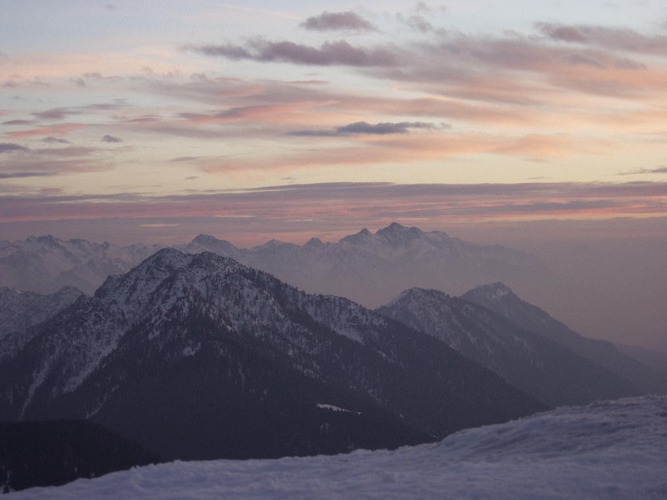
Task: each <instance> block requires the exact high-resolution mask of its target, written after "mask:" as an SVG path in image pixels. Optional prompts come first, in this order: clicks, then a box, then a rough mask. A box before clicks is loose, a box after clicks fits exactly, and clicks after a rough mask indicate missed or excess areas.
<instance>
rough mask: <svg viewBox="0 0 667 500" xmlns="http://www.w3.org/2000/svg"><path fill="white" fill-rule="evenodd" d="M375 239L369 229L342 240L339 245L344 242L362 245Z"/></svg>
mask: <svg viewBox="0 0 667 500" xmlns="http://www.w3.org/2000/svg"><path fill="white" fill-rule="evenodd" d="M371 239H373V233H371V232H370V231H369V230H368V229H366V228H363V229H362V230H361V231H359V232H358V233H356V234H351V235H349V236H346V237H345V238H343V239H342V240H340V241H339V243H343V242H348V243H362V242H364V241H369V240H371Z"/></svg>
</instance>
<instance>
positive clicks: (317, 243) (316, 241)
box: [304, 237, 324, 248]
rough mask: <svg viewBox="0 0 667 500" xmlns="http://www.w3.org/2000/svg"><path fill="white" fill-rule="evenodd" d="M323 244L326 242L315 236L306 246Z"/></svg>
mask: <svg viewBox="0 0 667 500" xmlns="http://www.w3.org/2000/svg"><path fill="white" fill-rule="evenodd" d="M322 245H324V243H323V242H322V240H321V239H319V238H315V237H313V238H311V239H309V240H308V241H307V242H306V244H305V245H304V248H317V247H320V246H322Z"/></svg>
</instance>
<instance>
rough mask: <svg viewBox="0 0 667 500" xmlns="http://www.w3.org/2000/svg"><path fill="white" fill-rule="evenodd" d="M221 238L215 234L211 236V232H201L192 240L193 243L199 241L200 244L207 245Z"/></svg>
mask: <svg viewBox="0 0 667 500" xmlns="http://www.w3.org/2000/svg"><path fill="white" fill-rule="evenodd" d="M219 241H220V240H218V238H216V237H215V236H211V235H210V234H200V235H198V236H196V237H195V239H193V240H192V243H197V244H199V245H207V244H211V243H217V242H219Z"/></svg>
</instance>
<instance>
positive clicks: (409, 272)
mask: <svg viewBox="0 0 667 500" xmlns="http://www.w3.org/2000/svg"><path fill="white" fill-rule="evenodd" d="M177 248H178V249H179V250H181V251H184V252H187V253H200V252H205V251H206V252H213V253H216V254H218V255H223V256H225V257H231V258H233V259H235V260H237V261H239V262H241V263H242V264H245V265H248V266H250V267H254V268H256V269H260V270H263V271H266V272H269V273H271V274H273V275H274V276H276V277H277V278H279V279H281V280H283V281H285V282H287V283H290V284H292V285H294V286H297V287H299V288H301V289H303V290H305V291H308V292H312V293H327V294H333V295H340V296H343V297H347V298H349V299H352V300H354V301H356V302H359V303H361V304H364V305H365V306H367V307H377V306H380V305H382V304H384V303H386V302H387V301H389V300H390V299H392V298H394V297H395V296H396V295H398V294H399V293H400V292H401V291H403V290H405V289H406V288H410V287H422V288H436V289H439V290H445V291H447V292H449V293H452V294H460V293H463V292H465V291H466V290H469V289H470V288H472V287H474V286H477V285H479V284H482V283H492V282H495V281H502V282H504V283H507V284H509V285H510V286H521V285H522V284H525V283H527V282H535V281H536V280H543V279H547V276H548V271H547V270H546V268H545V266H544V265H543V264H541V262H540V261H539V260H538V259H537V258H535V257H533V256H530V255H526V254H523V253H521V252H518V251H516V250H512V249H509V248H506V247H502V246H497V245H495V246H483V245H477V244H474V243H469V242H466V241H463V240H460V239H458V238H453V237H450V236H448V235H447V234H446V233H444V232H439V231H432V232H424V231H421V230H420V229H418V228H416V227H405V226H401V225H400V224H397V223H393V224H391V225H389V226H387V227H386V228H384V229H381V230H379V231H377V232H376V233H375V234H373V233H371V232H370V231H368V230H366V229H364V230H362V231H360V232H358V233H357V234H353V235H350V236H346V237H345V238H342V239H341V240H340V241H338V242H335V243H325V242H322V241H320V240H318V239H316V238H313V239H311V240H310V241H308V242H307V243H306V244H305V245H302V246H299V245H295V244H291V243H284V242H279V241H275V240H272V241H270V242H268V243H266V244H264V245H261V246H258V247H254V248H250V249H239V248H237V247H235V246H234V245H232V244H231V243H229V242H227V241H224V240H219V239H217V238H214V237H213V236H206V235H200V236H197V237H196V238H195V239H194V240H192V241H191V242H190V243H188V244H186V245H181V246H178V247H177ZM158 249H159V247H158V246H155V245H149V246H146V245H141V244H136V245H131V246H126V247H121V246H116V245H112V244H109V243H103V244H96V243H90V242H88V241H85V240H68V241H63V240H59V239H57V238H54V237H52V236H41V237H31V238H28V239H27V240H24V241H16V242H0V286H6V287H10V288H16V289H19V290H25V291H35V292H40V293H52V292H55V291H57V290H58V289H60V288H62V287H63V286H74V287H77V288H79V289H80V290H83V291H84V292H86V293H93V292H94V291H95V290H96V289H97V287H98V286H100V285H101V284H102V283H103V281H104V280H105V279H106V278H107V276H109V275H112V274H121V273H124V272H127V271H129V270H130V269H131V268H132V267H134V266H136V265H137V264H139V262H141V261H142V260H144V259H145V258H147V257H148V256H149V255H152V254H153V253H155V252H156V251H157V250H158Z"/></svg>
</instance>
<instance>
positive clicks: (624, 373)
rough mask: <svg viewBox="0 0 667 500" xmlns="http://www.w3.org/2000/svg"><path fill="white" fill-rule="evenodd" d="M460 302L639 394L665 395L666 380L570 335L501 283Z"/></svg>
mask: <svg viewBox="0 0 667 500" xmlns="http://www.w3.org/2000/svg"><path fill="white" fill-rule="evenodd" d="M462 298H464V299H466V300H468V301H470V302H474V303H476V304H479V305H481V306H484V307H486V308H488V309H490V310H492V311H495V312H496V313H498V314H500V315H502V316H504V317H506V318H508V319H510V320H511V321H513V322H514V323H516V324H517V325H519V326H521V327H523V328H525V329H526V330H529V331H531V332H533V333H535V334H537V335H540V336H541V337H544V338H546V339H548V340H550V341H552V342H555V343H556V344H558V345H560V346H563V347H565V348H566V349H569V350H570V351H572V352H573V353H575V354H577V355H579V356H581V357H582V358H585V359H587V360H589V361H590V362H592V363H594V364H596V365H597V366H600V367H602V368H605V369H606V370H609V371H611V372H613V373H615V374H617V375H618V376H620V377H623V378H625V379H627V380H629V381H630V382H632V383H633V384H634V385H635V386H636V387H637V388H638V389H640V390H641V392H660V393H666V392H667V378H666V377H665V375H664V374H660V373H658V372H657V371H655V370H653V369H651V368H649V367H648V366H646V365H645V364H643V363H641V362H639V361H638V360H637V359H634V358H633V357H631V356H628V355H626V354H624V353H623V352H621V350H619V349H618V348H617V347H615V346H614V345H613V344H612V343H611V342H607V341H605V340H597V339H591V338H588V337H584V336H582V335H580V334H578V333H576V332H574V331H572V330H571V329H570V328H568V327H567V326H566V325H564V324H563V323H561V322H560V321H558V320H556V319H554V318H552V317H551V316H549V314H547V313H546V312H545V311H543V310H542V309H540V308H539V307H536V306H534V305H532V304H529V303H528V302H525V301H524V300H522V299H521V298H519V297H518V296H517V295H516V294H515V293H514V292H513V291H512V290H511V289H510V288H509V287H507V286H506V285H504V284H502V283H494V284H492V285H485V286H480V287H477V288H475V289H473V290H470V291H469V292H467V293H466V294H464V295H463V296H462ZM628 352H631V351H630V350H628Z"/></svg>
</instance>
